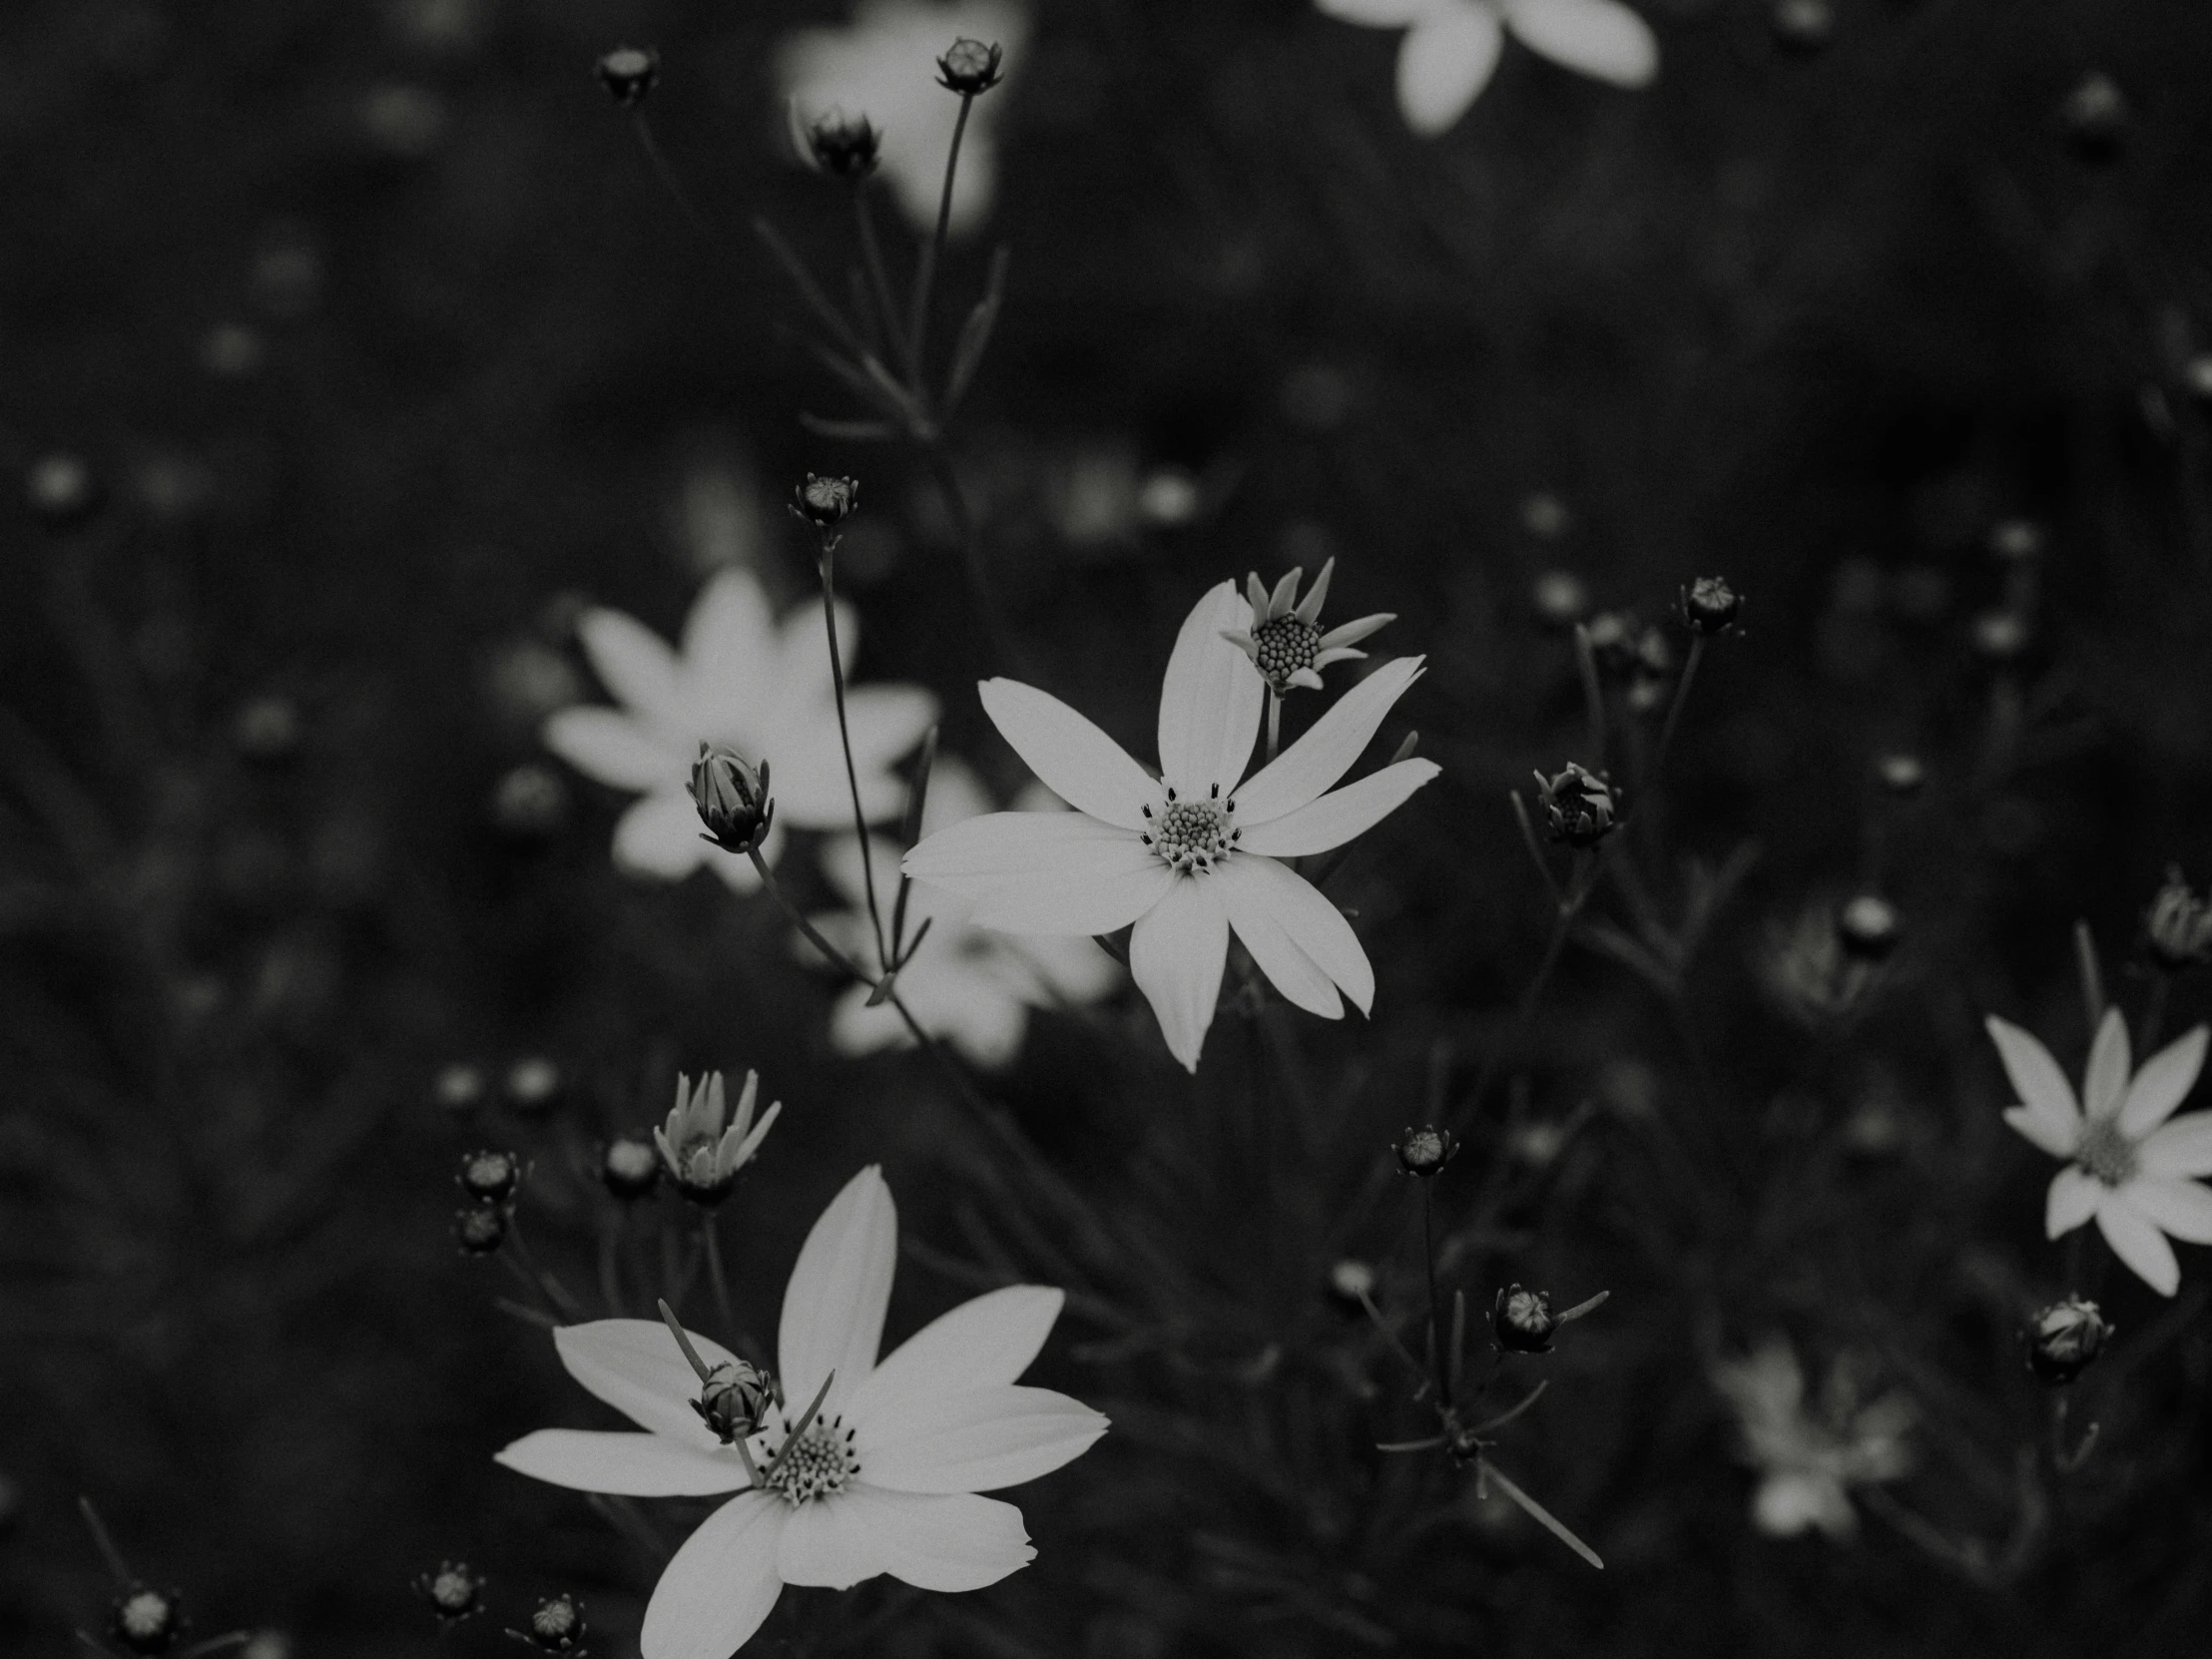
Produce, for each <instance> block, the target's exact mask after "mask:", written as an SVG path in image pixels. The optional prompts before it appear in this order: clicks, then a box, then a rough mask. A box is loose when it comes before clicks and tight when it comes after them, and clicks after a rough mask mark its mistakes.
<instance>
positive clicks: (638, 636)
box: [576, 606, 681, 724]
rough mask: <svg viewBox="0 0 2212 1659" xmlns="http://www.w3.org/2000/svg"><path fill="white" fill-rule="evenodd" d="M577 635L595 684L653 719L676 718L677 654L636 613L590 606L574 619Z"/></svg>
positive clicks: (679, 700) (677, 705) (679, 702)
mask: <svg viewBox="0 0 2212 1659" xmlns="http://www.w3.org/2000/svg"><path fill="white" fill-rule="evenodd" d="M576 637H577V639H579V640H580V641H582V642H583V646H584V655H585V656H587V657H589V658H590V659H591V666H592V671H593V672H594V673H596V674H597V675H598V676H599V680H600V683H601V684H602V685H604V686H605V687H606V688H607V689H608V690H609V691H610V692H612V693H613V694H614V695H615V697H616V698H617V699H618V700H619V701H621V702H623V703H625V704H627V705H628V706H629V707H631V708H632V709H635V710H637V711H638V713H640V714H642V715H646V716H648V717H651V718H653V719H655V720H674V719H676V716H677V712H678V710H679V708H680V706H681V696H680V693H679V689H678V684H677V674H676V653H675V652H673V651H671V650H670V649H669V647H668V642H667V641H666V640H664V639H662V638H661V636H660V635H658V634H656V633H654V632H653V630H652V629H650V628H648V627H646V625H645V624H644V623H642V622H640V621H638V619H637V618H636V617H633V616H626V615H624V614H623V613H622V612H621V611H611V610H608V609H607V608H606V607H605V606H594V607H593V608H592V609H590V610H588V611H586V612H585V613H584V614H583V615H582V616H581V617H579V618H577V621H576ZM678 724H681V722H680V721H679V722H678Z"/></svg>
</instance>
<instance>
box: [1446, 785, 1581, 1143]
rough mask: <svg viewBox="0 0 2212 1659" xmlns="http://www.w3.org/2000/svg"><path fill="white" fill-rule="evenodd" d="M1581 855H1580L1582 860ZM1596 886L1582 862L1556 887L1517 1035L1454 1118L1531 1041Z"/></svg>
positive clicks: (1493, 1053)
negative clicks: (1509, 1054) (1561, 888)
mask: <svg viewBox="0 0 2212 1659" xmlns="http://www.w3.org/2000/svg"><path fill="white" fill-rule="evenodd" d="M1514 805H1515V806H1518V805H1519V798H1518V797H1517V796H1516V797H1515V798H1514ZM1530 850H1531V851H1533V850H1534V843H1533V841H1531V843H1530ZM1580 856H1581V855H1580V854H1578V855H1577V857H1578V859H1579V858H1580ZM1546 873H1547V874H1548V873H1549V872H1548V871H1547V872H1546ZM1595 885H1596V881H1595V880H1594V879H1593V878H1592V876H1591V875H1590V873H1589V872H1588V871H1587V870H1585V869H1584V868H1582V867H1580V865H1579V863H1578V866H1577V868H1576V870H1575V872H1574V874H1573V875H1572V876H1570V877H1569V878H1568V882H1567V891H1566V892H1565V893H1563V894H1558V892H1557V889H1556V888H1554V889H1553V891H1554V893H1555V894H1556V895H1557V896H1558V903H1557V905H1556V906H1555V907H1554V912H1553V916H1552V922H1551V936H1550V937H1549V938H1547V939H1546V940H1545V941H1544V953H1543V957H1542V959H1541V960H1539V961H1538V962H1537V964H1536V973H1535V977H1533V978H1532V979H1530V980H1529V981H1528V988H1527V989H1526V990H1524V991H1523V992H1521V1000H1520V1008H1519V1010H1518V1012H1516V1013H1515V1015H1514V1017H1513V1035H1512V1037H1511V1039H1510V1040H1509V1041H1508V1042H1506V1043H1502V1044H1498V1045H1495V1046H1493V1047H1492V1048H1491V1049H1490V1051H1489V1053H1487V1054H1485V1055H1484V1056H1483V1057H1482V1069H1481V1070H1480V1071H1479V1072H1477V1073H1475V1078H1474V1087H1473V1088H1472V1089H1471V1090H1469V1091H1468V1094H1467V1098H1466V1104H1465V1105H1463V1106H1461V1107H1460V1108H1459V1110H1458V1111H1456V1112H1454V1113H1453V1114H1452V1116H1453V1118H1454V1119H1456V1120H1458V1121H1461V1122H1464V1121H1466V1120H1468V1119H1471V1118H1472V1117H1473V1116H1474V1114H1475V1113H1476V1112H1478V1111H1480V1110H1481V1108H1482V1099H1483V1097H1484V1096H1485V1095H1486V1094H1488V1093H1489V1090H1490V1085H1491V1084H1492V1083H1494V1082H1496V1081H1497V1070H1498V1067H1499V1066H1500V1065H1501V1064H1503V1062H1504V1058H1505V1053H1506V1050H1507V1049H1508V1048H1511V1049H1513V1050H1516V1051H1517V1050H1518V1049H1519V1048H1520V1047H1521V1045H1522V1044H1523V1043H1525V1042H1526V1041H1527V1040H1528V1032H1529V1028H1530V1027H1531V1026H1532V1025H1533V1024H1534V1023H1535V1019H1536V1006H1537V1004H1538V1003H1539V1002H1541V1001H1542V1000H1543V994H1544V989H1545V987H1546V986H1547V985H1549V984H1550V983H1551V974H1552V970H1553V969H1554V968H1556V967H1557V966H1558V965H1559V958H1560V957H1561V956H1563V955H1564V954H1565V953H1566V946H1567V935H1568V934H1569V933H1571V932H1572V931H1573V930H1574V922H1575V918H1576V917H1577V916H1579V915H1580V914H1581V913H1582V906H1583V905H1584V904H1585V903H1587V902H1588V900H1589V896H1590V892H1591V889H1592V888H1593V887H1595Z"/></svg>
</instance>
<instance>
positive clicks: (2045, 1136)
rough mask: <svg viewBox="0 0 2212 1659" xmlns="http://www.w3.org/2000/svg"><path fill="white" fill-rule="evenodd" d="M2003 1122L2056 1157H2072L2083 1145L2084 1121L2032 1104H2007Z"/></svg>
mask: <svg viewBox="0 0 2212 1659" xmlns="http://www.w3.org/2000/svg"><path fill="white" fill-rule="evenodd" d="M2004 1121H2005V1122H2006V1123H2008V1124H2010V1125H2011V1126H2012V1127H2013V1128H2014V1129H2016V1130H2018V1131H2019V1132H2020V1134H2022V1135H2024V1136H2025V1137H2026V1138H2027V1139H2028V1141H2029V1142H2030V1143H2032V1144H2033V1145H2034V1146H2036V1147H2038V1148H2040V1149H2041V1150H2042V1151H2044V1152H2047V1153H2049V1154H2050V1155H2051V1156H2052V1157H2053V1158H2071V1157H2072V1156H2073V1155H2074V1149H2075V1148H2076V1147H2078V1146H2079V1145H2080V1144H2081V1120H2080V1119H2078V1118H2073V1119H2062V1118H2059V1117H2057V1116H2055V1115H2053V1114H2050V1113H2046V1112H2038V1111H2037V1110H2036V1109H2035V1108H2034V1107H2032V1106H2007V1107H2005V1109H2004Z"/></svg>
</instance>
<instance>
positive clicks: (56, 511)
mask: <svg viewBox="0 0 2212 1659" xmlns="http://www.w3.org/2000/svg"><path fill="white" fill-rule="evenodd" d="M23 503H24V505H25V506H27V507H29V508H30V509H31V511H32V512H34V513H36V514H37V515H38V516H39V517H40V518H42V519H44V520H45V521H46V522H47V523H48V524H55V525H62V524H74V523H76V522H77V521H78V520H79V519H83V518H89V517H91V516H92V512H93V510H94V509H95V508H96V507H98V506H99V505H100V485H99V482H98V480H96V479H95V478H94V477H93V475H92V468H91V467H89V466H87V465H86V464H85V459H84V457H83V456H82V455H72V454H70V453H68V452H67V451H66V450H56V451H55V452H54V453H52V454H48V455H41V456H40V457H39V458H38V459H37V460H35V461H33V462H32V463H31V469H30V471H28V472H26V473H25V474H24V475H23Z"/></svg>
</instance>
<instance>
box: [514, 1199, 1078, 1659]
mask: <svg viewBox="0 0 2212 1659" xmlns="http://www.w3.org/2000/svg"><path fill="white" fill-rule="evenodd" d="M897 1256H898V1215H897V1211H896V1210H895V1209H894V1208H893V1206H892V1204H891V1195H890V1190H889V1189H888V1188H887V1187H885V1186H884V1184H883V1178H882V1175H881V1174H880V1173H879V1172H878V1171H877V1170H876V1169H875V1168H874V1167H873V1166H872V1165H871V1166H870V1167H868V1168H867V1169H864V1170H862V1171H861V1172H860V1173H859V1174H858V1175H856V1176H854V1177H853V1178H852V1179H851V1180H850V1181H848V1182H847V1183H845V1187H844V1190H843V1191H842V1192H840V1193H839V1194H837V1196H836V1198H835V1199H834V1200H832V1201H831V1203H830V1208H829V1209H827V1210H825V1211H824V1212H823V1214H822V1219H821V1220H819V1221H817V1222H816V1223H815V1226H814V1230H813V1231H812V1232H811V1233H809V1234H808V1235H807V1243H806V1246H805V1247H804V1248H803V1249H802V1250H801V1251H800V1253H799V1262H798V1265H797V1266H796V1267H794V1268H793V1269H792V1277H791V1283H790V1284H789V1285H788V1286H787V1287H786V1288H785V1291H784V1316H783V1321H782V1326H781V1329H780V1330H779V1331H778V1333H777V1341H776V1346H777V1350H778V1354H779V1357H780V1358H781V1360H782V1362H783V1372H782V1377H781V1383H782V1386H783V1396H782V1397H783V1403H782V1404H781V1405H770V1406H768V1407H767V1413H766V1414H767V1418H768V1420H767V1421H766V1422H765V1423H764V1424H763V1425H762V1429H761V1432H759V1433H757V1434H754V1435H752V1436H751V1437H750V1438H749V1439H748V1440H746V1441H744V1442H742V1444H743V1449H742V1450H741V1445H740V1443H739V1442H736V1441H733V1443H730V1444H727V1445H726V1444H724V1443H723V1441H722V1439H721V1437H720V1435H718V1434H717V1432H716V1431H715V1430H714V1429H713V1428H712V1427H710V1426H709V1424H708V1422H707V1420H706V1416H705V1414H703V1413H702V1412H701V1411H700V1409H699V1408H698V1404H697V1402H698V1400H699V1398H700V1396H701V1393H702V1385H701V1379H700V1378H699V1377H698V1375H697V1374H695V1373H694V1371H693V1370H692V1367H691V1364H690V1362H689V1361H688V1360H687V1359H686V1357H685V1356H684V1354H683V1352H682V1351H681V1350H680V1349H679V1348H678V1347H677V1345H676V1342H675V1339H674V1337H673V1335H672V1334H671V1333H670V1331H669V1330H668V1329H667V1328H666V1327H664V1326H661V1325H658V1324H655V1323H654V1322H652V1321H650V1320H600V1321H598V1322H596V1323H594V1324H591V1325H572V1326H566V1327H563V1328H562V1329H561V1330H558V1331H556V1332H554V1334H553V1341H554V1346H555V1348H556V1350H557V1351H558V1352H559V1354H560V1357H561V1363H562V1365H564V1366H566V1367H567V1368H568V1373H569V1375H570V1376H571V1377H573V1378H575V1379H576V1381H577V1382H578V1383H582V1384H583V1385H584V1386H585V1387H586V1388H588V1389H590V1390H591V1392H593V1393H595V1394H597V1395H598V1396H599V1397H600V1398H601V1399H603V1400H605V1401H606V1402H607V1403H608V1404H610V1405H612V1406H614V1407H615V1408H616V1409H617V1410H619V1411H621V1412H623V1413H624V1414H625V1415H626V1416H628V1417H629V1418H630V1419H631V1420H632V1421H634V1422H636V1423H638V1424H639V1425H640V1426H641V1427H643V1428H644V1429H646V1430H647V1432H645V1433H642V1434H641V1433H635V1432H594V1431H587V1430H583V1429H574V1428H541V1429H539V1430H538V1431H537V1432H536V1433H533V1434H525V1435H524V1436H523V1437H522V1438H521V1439H519V1440H517V1441H515V1442H514V1443H513V1444H512V1445H510V1446H508V1447H507V1448H506V1449H505V1450H503V1451H501V1452H500V1453H499V1454H498V1455H499V1461H500V1462H502V1463H504V1464H506V1465H507V1467H509V1468H511V1469H515V1470H517V1471H519V1472H520V1473H523V1474H527V1475H531V1476H533V1477H534V1478H536V1479H539V1480H547V1481H551V1482H552V1483H553V1484H555V1485H558V1486H569V1487H573V1488H575V1489H577V1490H580V1491H587V1492H609V1493H615V1494H619V1495H623V1496H628V1497H679V1496H684V1497H696V1496H707V1495H712V1494H716V1493H721V1492H730V1491H735V1492H737V1494H738V1495H737V1496H736V1497H734V1498H732V1499H731V1500H730V1501H729V1502H728V1503H725V1504H724V1505H723V1506H722V1507H721V1508H719V1509H717V1510H716V1511H715V1512H714V1513H713V1514H711V1515H709V1516H708V1517H707V1519H706V1520H705V1521H704V1522H702V1523H701V1525H700V1527H699V1529H698V1530H697V1531H696V1532H694V1533H693V1534H692V1535H691V1537H690V1539H689V1540H688V1541H687V1542H686V1543H685V1544H684V1546H683V1547H682V1548H681V1549H679V1550H678V1551H677V1552H676V1555H675V1558H674V1559H672V1560H671V1561H670V1562H669V1564H668V1566H667V1567H666V1569H664V1570H663V1572H662V1573H661V1581H660V1583H659V1584H658V1585H656V1586H655V1587H654V1591H653V1599H652V1601H651V1603H650V1604H648V1606H647V1607H646V1610H645V1628H644V1631H643V1633H642V1636H641V1639H640V1640H641V1646H642V1647H643V1650H644V1655H645V1659H729V1655H730V1654H731V1653H732V1652H733V1651H735V1650H736V1649H737V1648H738V1647H740V1646H742V1645H743V1644H744V1643H745V1642H746V1641H747V1639H748V1638H750V1637H751V1636H752V1635H753V1633H754V1632H755V1631H756V1630H758V1629H759V1628H760V1627H761V1623H762V1621H763V1620H764V1619H766V1618H767V1617H768V1615H769V1612H770V1610H771V1609H773V1608H774V1607H775V1605H776V1599H777V1597H778V1596H779V1595H780V1594H782V1593H783V1587H784V1586H785V1585H786V1584H820V1585H827V1586H829V1587H830V1588H832V1589H840V1590H841V1589H844V1588H847V1587H848V1586H850V1585H853V1584H857V1583H858V1582H859V1581H860V1580H861V1579H863V1578H872V1577H874V1576H875V1575H876V1574H877V1573H889V1574H890V1575H891V1576H892V1577H893V1578H898V1579H902V1580H904V1581H905V1582H906V1583H908V1584H912V1585H915V1586H917V1587H918V1588H921V1589H924V1590H974V1589H980V1588H981V1587H982V1586H984V1585H985V1584H994V1583H996V1582H997V1581H998V1580H999V1579H1001V1578H1004V1577H1005V1576H1006V1575H1007V1574H1008V1573H1010V1572H1013V1571H1015V1570H1016V1569H1018V1568H1020V1567H1022V1566H1025V1565H1027V1564H1028V1562H1029V1560H1030V1559H1031V1558H1032V1557H1033V1556H1034V1555H1035V1554H1036V1551H1035V1550H1034V1549H1033V1548H1031V1547H1030V1543H1029V1539H1028V1536H1027V1534H1026V1532H1025V1531H1024V1530H1023V1527H1022V1523H1021V1511H1020V1510H1019V1509H1017V1508H1015V1507H1014V1506H1013V1505H1012V1504H1010V1503H1002V1502H1000V1501H998V1500H997V1499H995V1498H987V1497H979V1496H977V1495H975V1494H976V1493H978V1492H982V1491H994V1490H996V1489H998V1488H999V1487H1002V1486H1015V1485H1019V1484H1021V1483H1022V1482H1023V1481H1027V1480H1034V1479H1036V1478H1037V1477H1038V1476H1039V1475H1042V1474H1047V1473H1050V1472H1051V1471H1052V1470H1053V1469H1056V1468H1058V1467H1059V1466H1060V1465H1061V1464H1063V1463H1066V1462H1068V1461H1070V1460H1072V1459H1073V1458H1076V1457H1078V1456H1080V1455H1082V1453H1083V1452H1084V1451H1085V1450H1086V1449H1088V1448H1089V1446H1090V1444H1091V1442H1092V1441H1094V1440H1096V1439H1097V1438H1098V1437H1099V1435H1101V1434H1103V1433H1104V1432H1105V1431H1106V1419H1105V1418H1104V1417H1102V1416H1100V1415H1099V1414H1098V1413H1097V1412H1096V1411H1093V1410H1092V1409H1091V1408H1090V1407H1089V1406H1087V1405H1085V1404H1083V1403H1082V1402H1081V1401H1079V1400H1074V1399H1070V1398H1069V1397H1068V1396H1067V1395H1065V1394H1059V1393H1053V1392H1051V1391H1050V1390H1049V1389H1045V1388H1023V1387H1016V1386H1015V1385H1014V1379H1015V1378H1017V1377H1019V1376H1020V1375H1021V1374H1022V1373H1023V1372H1024V1371H1026V1370H1027V1369H1028V1367H1029V1363H1030V1362H1031V1361H1032V1360H1034V1359H1035V1358H1036V1357H1037V1351H1038V1350H1039V1349H1040V1348H1042V1347H1043V1346H1044V1339H1045V1336H1046V1334H1047V1333H1048V1332H1050V1330H1051V1329H1052V1322H1053V1321H1054V1320H1055V1319H1057V1318H1058V1317H1059V1313H1060V1304H1061V1301H1062V1297H1061V1294H1060V1292H1058V1291H1056V1290H1046V1289H1042V1288H1040V1287H1037V1286H1033V1285H1015V1286H1009V1287H1008V1288H1007V1289H1005V1290H1000V1291H993V1292H991V1293H990V1294H989V1295H987V1296H980V1297H977V1298H976V1299H975V1300H974V1301H972V1302H968V1303H964V1304H962V1305H961V1306H960V1307H958V1308H955V1309H953V1310H952V1311H951V1312H950V1313H949V1314H946V1315H944V1316H943V1317H942V1318H941V1319H939V1320H937V1321H935V1322H934V1323H933V1324H930V1325H927V1326H925V1327H923V1328H922V1329H921V1330H920V1331H919V1332H917V1333H916V1334H915V1335H914V1336H913V1337H911V1338H909V1339H908V1340H907V1341H906V1342H905V1343H903V1344H901V1345H900V1346H899V1347H898V1348H897V1349H896V1350H894V1351H893V1352H892V1353H891V1354H890V1355H889V1356H888V1357H887V1358H885V1359H884V1360H883V1361H882V1362H881V1363H880V1364H878V1363H877V1362H876V1358H875V1355H876V1349H877V1348H878V1347H879V1346H880V1344H881V1341H882V1335H883V1310H884V1308H885V1306H886V1305H887V1304H888V1302H889V1301H890V1291H891V1271H892V1269H893V1268H894V1267H895V1265H896V1263H897ZM686 1340H687V1341H688V1342H689V1343H690V1345H691V1347H692V1348H693V1350H694V1351H696V1353H697V1354H698V1355H699V1357H700V1359H701V1360H702V1361H703V1362H704V1363H705V1365H706V1366H707V1367H708V1368H709V1369H710V1370H711V1371H712V1372H713V1373H714V1374H715V1375H716V1376H717V1377H719V1378H725V1379H727V1378H737V1377H750V1376H751V1375H752V1372H751V1368H748V1367H744V1366H743V1365H742V1363H741V1362H740V1361H738V1359H737V1358H736V1357H735V1356H734V1355H732V1354H731V1353H730V1352H729V1351H728V1350H726V1349H724V1348H723V1347H721V1345H719V1344H717V1343H714V1342H712V1341H710V1340H709V1339H707V1338H705V1337H701V1336H697V1335H694V1334H691V1333H687V1334H686ZM725 1367H728V1368H730V1369H729V1370H728V1371H724V1370H723V1368H725ZM810 1406H812V1407H813V1409H812V1410H811V1411H810V1410H809V1407H810ZM749 1460H750V1469H751V1470H752V1471H755V1472H757V1473H758V1474H759V1476H760V1479H759V1483H758V1484H756V1483H755V1482H754V1481H753V1479H752V1475H751V1474H750V1473H749Z"/></svg>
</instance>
